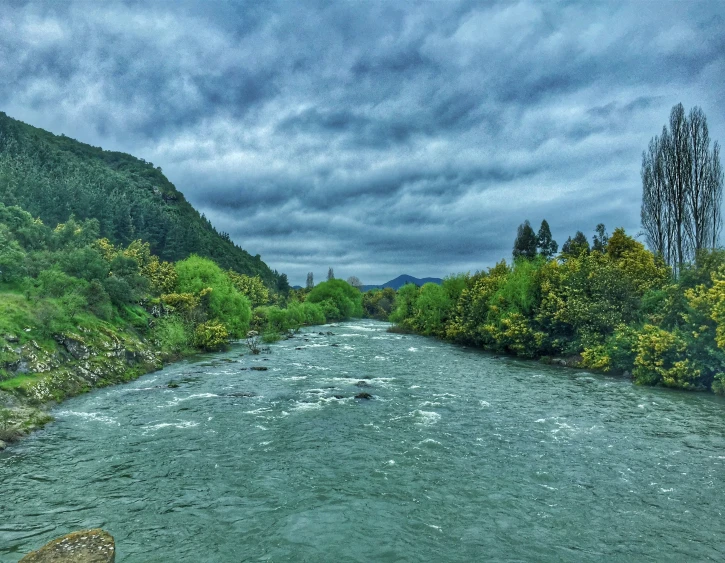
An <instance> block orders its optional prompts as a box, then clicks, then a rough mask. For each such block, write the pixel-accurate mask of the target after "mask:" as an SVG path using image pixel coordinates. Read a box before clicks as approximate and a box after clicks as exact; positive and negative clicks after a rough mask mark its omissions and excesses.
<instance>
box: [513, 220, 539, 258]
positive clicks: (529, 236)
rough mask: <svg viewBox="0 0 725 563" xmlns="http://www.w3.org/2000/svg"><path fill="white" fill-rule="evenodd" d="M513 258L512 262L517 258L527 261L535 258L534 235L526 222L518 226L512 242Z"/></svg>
mask: <svg viewBox="0 0 725 563" xmlns="http://www.w3.org/2000/svg"><path fill="white" fill-rule="evenodd" d="M513 256H514V260H516V259H517V258H526V259H527V260H533V259H534V258H536V233H535V232H534V229H532V228H531V224H530V223H529V222H528V220H527V221H524V222H523V223H522V224H521V225H519V229H518V232H517V234H516V240H515V241H514V251H513Z"/></svg>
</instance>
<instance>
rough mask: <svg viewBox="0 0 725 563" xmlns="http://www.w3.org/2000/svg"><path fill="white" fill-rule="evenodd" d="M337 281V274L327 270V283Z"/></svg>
mask: <svg viewBox="0 0 725 563" xmlns="http://www.w3.org/2000/svg"><path fill="white" fill-rule="evenodd" d="M334 279H335V272H334V271H333V270H332V268H330V269H329V270H327V281H330V280H334Z"/></svg>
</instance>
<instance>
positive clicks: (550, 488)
mask: <svg viewBox="0 0 725 563" xmlns="http://www.w3.org/2000/svg"><path fill="white" fill-rule="evenodd" d="M539 487H544V488H545V489H549V490H550V491H558V490H559V489H557V488H556V487H550V486H549V485H542V484H541V483H539Z"/></svg>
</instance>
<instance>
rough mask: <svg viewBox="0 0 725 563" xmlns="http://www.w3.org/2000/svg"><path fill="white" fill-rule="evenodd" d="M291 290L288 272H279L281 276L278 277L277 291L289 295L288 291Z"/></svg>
mask: <svg viewBox="0 0 725 563" xmlns="http://www.w3.org/2000/svg"><path fill="white" fill-rule="evenodd" d="M289 290H290V285H289V280H288V279H287V274H279V278H277V291H279V292H280V293H281V294H282V295H287V292H288V291H289Z"/></svg>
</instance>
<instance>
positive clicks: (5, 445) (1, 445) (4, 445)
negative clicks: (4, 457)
mask: <svg viewBox="0 0 725 563" xmlns="http://www.w3.org/2000/svg"><path fill="white" fill-rule="evenodd" d="M7 447H8V445H7V444H6V443H5V442H3V441H2V440H0V452H1V451H3V450H4V449H5V448H7Z"/></svg>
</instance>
